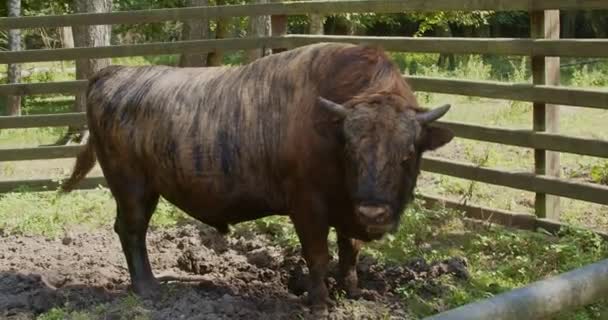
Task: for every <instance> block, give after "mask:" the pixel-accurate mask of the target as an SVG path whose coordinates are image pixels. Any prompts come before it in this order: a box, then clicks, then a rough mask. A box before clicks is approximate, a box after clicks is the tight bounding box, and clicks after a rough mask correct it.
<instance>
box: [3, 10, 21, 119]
mask: <svg viewBox="0 0 608 320" xmlns="http://www.w3.org/2000/svg"><path fill="white" fill-rule="evenodd" d="M7 7H8V8H7V9H8V15H9V17H18V16H19V15H20V14H21V0H7ZM8 45H9V50H11V51H20V50H21V30H19V29H13V30H9V32H8ZM20 81H21V65H20V64H16V63H12V64H9V65H8V82H9V83H19V82H20ZM6 102H7V104H6V106H7V113H8V115H11V116H18V115H21V96H8V97H7V99H6Z"/></svg>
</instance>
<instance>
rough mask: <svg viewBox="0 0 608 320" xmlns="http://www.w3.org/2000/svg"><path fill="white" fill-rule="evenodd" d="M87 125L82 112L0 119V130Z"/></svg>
mask: <svg viewBox="0 0 608 320" xmlns="http://www.w3.org/2000/svg"><path fill="white" fill-rule="evenodd" d="M85 123H86V118H85V115H84V113H82V112H70V113H56V114H41V115H32V116H5V117H0V129H20V128H21V129H22V128H38V127H64V126H79V125H83V124H85Z"/></svg>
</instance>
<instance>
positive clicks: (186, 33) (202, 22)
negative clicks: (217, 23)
mask: <svg viewBox="0 0 608 320" xmlns="http://www.w3.org/2000/svg"><path fill="white" fill-rule="evenodd" d="M207 5H209V1H208V0H186V6H187V7H204V6H207ZM182 34H183V40H202V39H206V38H208V37H209V19H207V18H202V19H197V20H188V21H184V27H183V30H182ZM206 63H207V53H194V54H191V53H190V54H182V55H181V56H180V58H179V66H180V67H204V66H205V65H206Z"/></svg>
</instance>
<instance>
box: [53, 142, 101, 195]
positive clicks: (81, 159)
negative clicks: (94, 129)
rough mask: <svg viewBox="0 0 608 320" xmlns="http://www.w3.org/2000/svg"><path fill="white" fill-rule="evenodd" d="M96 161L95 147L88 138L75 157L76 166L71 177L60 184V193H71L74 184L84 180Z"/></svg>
mask: <svg viewBox="0 0 608 320" xmlns="http://www.w3.org/2000/svg"><path fill="white" fill-rule="evenodd" d="M96 161H97V156H96V155H95V146H94V144H93V139H92V137H91V136H89V139H88V141H87V143H86V144H85V146H84V150H82V151H81V152H80V154H78V156H77V157H76V164H75V165H74V170H73V171H72V175H71V176H70V178H69V179H68V180H66V181H64V182H63V183H62V184H61V187H60V192H62V193H68V192H70V191H72V190H73V189H74V187H76V184H78V182H80V180H82V179H84V177H85V176H86V175H87V173H89V171H91V169H93V167H94V166H95V162H96Z"/></svg>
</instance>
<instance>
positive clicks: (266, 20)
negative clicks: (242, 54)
mask: <svg viewBox="0 0 608 320" xmlns="http://www.w3.org/2000/svg"><path fill="white" fill-rule="evenodd" d="M255 3H260V4H261V3H268V0H255ZM247 36H248V37H251V38H256V37H257V38H259V37H268V36H270V16H257V17H249V26H248V28H247ZM269 53H270V50H268V49H266V48H258V49H253V50H247V52H246V59H247V60H246V61H247V62H252V61H254V60H256V59H259V58H261V57H263V56H266V55H268V54H269Z"/></svg>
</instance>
